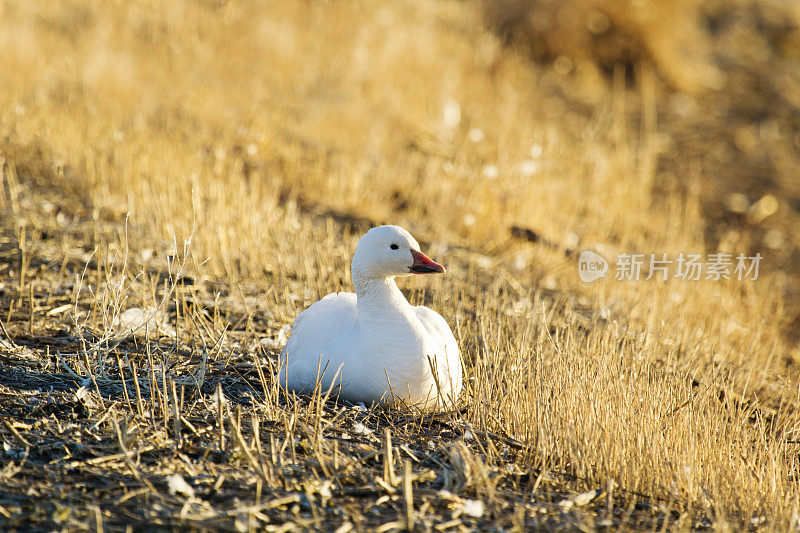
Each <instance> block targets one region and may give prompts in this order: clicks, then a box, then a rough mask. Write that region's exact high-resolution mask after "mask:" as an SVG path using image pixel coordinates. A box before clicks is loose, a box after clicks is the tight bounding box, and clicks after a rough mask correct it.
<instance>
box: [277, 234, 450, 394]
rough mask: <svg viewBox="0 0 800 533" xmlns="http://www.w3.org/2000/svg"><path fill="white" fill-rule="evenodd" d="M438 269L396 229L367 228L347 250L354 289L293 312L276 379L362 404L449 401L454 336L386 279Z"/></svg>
mask: <svg viewBox="0 0 800 533" xmlns="http://www.w3.org/2000/svg"><path fill="white" fill-rule="evenodd" d="M443 272H444V268H442V267H441V266H440V265H438V264H436V263H434V262H433V261H432V260H430V259H429V258H428V257H426V256H425V255H424V254H422V253H421V252H420V251H419V244H418V243H417V241H416V240H414V238H413V237H412V236H411V234H410V233H408V232H407V231H406V230H404V229H403V228H400V227H398V226H380V227H377V228H373V229H371V230H370V231H368V232H367V233H366V234H365V235H364V236H363V237H362V238H361V240H359V242H358V246H357V247H356V253H355V255H354V256H353V263H352V277H353V285H354V286H355V290H356V292H355V294H353V293H348V292H340V293H333V294H329V295H327V296H325V297H324V298H323V299H321V300H319V301H317V302H315V303H314V304H312V305H311V306H310V307H309V308H308V309H306V310H305V311H303V312H302V313H300V315H298V316H297V318H296V319H295V321H294V324H293V325H292V335H291V337H290V338H289V341H288V342H287V344H286V346H285V347H284V349H283V351H282V352H281V357H280V361H281V370H280V373H279V375H278V379H279V380H280V383H281V385H282V386H284V387H286V388H287V389H289V390H294V391H297V392H301V393H310V392H313V391H314V389H315V387H316V384H317V382H318V381H319V385H320V390H321V392H322V393H325V392H327V391H329V390H332V391H333V393H334V394H336V393H338V394H339V396H340V397H341V398H343V399H345V400H348V401H351V402H364V403H365V404H372V403H375V404H380V403H383V404H385V403H391V402H392V401H395V400H401V401H402V402H405V403H406V404H409V405H415V406H418V407H421V408H443V407H450V406H453V405H454V404H455V401H456V399H457V397H458V393H459V392H460V391H461V385H462V375H461V361H460V357H459V350H458V343H457V342H456V339H455V337H454V336H453V333H452V331H451V330H450V327H449V326H448V325H447V322H446V321H445V319H444V318H442V317H441V315H439V314H438V313H437V312H436V311H434V310H432V309H429V308H427V307H424V306H417V307H415V306H412V305H410V304H409V303H408V301H407V300H406V299H405V297H404V296H403V294H402V293H401V292H400V289H398V288H397V284H396V283H395V281H394V278H395V277H396V276H406V275H409V274H428V273H443Z"/></svg>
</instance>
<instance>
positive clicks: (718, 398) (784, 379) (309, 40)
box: [0, 0, 800, 529]
mask: <svg viewBox="0 0 800 533" xmlns="http://www.w3.org/2000/svg"><path fill="white" fill-rule="evenodd" d="M481 17H482V14H481V9H480V5H479V4H477V3H475V2H466V3H464V2H435V3H434V2H411V3H404V4H398V3H392V2H380V3H332V4H327V3H290V2H276V3H271V4H268V5H261V4H259V3H251V2H222V3H217V2H189V1H175V2H159V1H144V0H143V1H135V2H130V3H111V2H108V3H94V2H89V1H84V0H72V1H69V2H47V1H41V2H39V1H25V2H5V3H4V4H3V5H2V8H1V10H0V50H2V51H3V53H2V59H0V61H1V62H2V63H0V68H1V69H2V71H3V72H4V73H5V74H4V75H2V76H1V77H0V102H2V106H1V107H0V128H1V129H0V132H1V133H2V141H1V142H2V144H0V150H2V152H0V153H2V155H3V157H4V158H5V160H6V165H5V167H4V169H5V172H4V175H5V183H6V185H4V187H5V191H6V194H5V195H4V196H3V200H2V201H3V206H2V207H3V208H5V209H8V210H11V211H12V212H13V213H14V215H15V216H16V219H15V224H16V225H18V226H19V227H28V226H30V227H35V226H36V224H37V221H36V220H31V219H30V216H29V215H26V213H31V211H26V209H25V206H24V205H18V204H19V202H18V201H17V199H15V198H14V187H16V185H15V182H14V176H15V175H16V174H19V175H20V176H22V179H31V180H37V179H38V180H39V181H42V180H43V181H44V183H45V184H48V183H49V184H50V185H51V186H52V187H56V186H57V187H61V188H62V189H61V190H65V191H75V192H76V193H77V194H79V195H82V197H83V198H85V199H87V200H88V203H87V205H89V206H90V209H91V212H90V213H87V214H85V215H88V216H90V217H92V219H93V220H94V221H95V224H96V225H97V226H98V227H100V226H101V225H103V224H109V221H110V223H111V224H112V226H113V227H116V228H117V232H118V234H119V228H121V227H123V221H124V219H125V213H128V212H129V213H130V219H129V222H128V227H129V231H130V237H129V240H128V243H127V244H128V246H129V247H130V250H131V251H132V255H133V256H141V255H142V254H143V253H145V254H147V253H148V251H150V250H155V251H156V254H157V255H161V254H164V253H170V252H171V251H172V248H173V247H174V246H175V245H174V244H173V243H174V242H175V241H177V248H178V250H179V251H180V250H181V249H182V248H183V246H182V242H183V241H184V240H186V239H188V238H189V237H190V236H191V247H190V248H189V249H190V259H189V261H188V263H187V268H188V271H189V272H190V273H191V275H192V276H194V277H196V278H197V279H198V280H203V281H209V282H221V283H222V284H223V285H224V286H225V287H228V288H230V292H231V294H233V295H234V296H232V297H231V298H232V299H235V298H236V296H238V294H241V295H242V296H241V299H242V301H244V302H245V303H244V306H245V308H246V309H247V312H246V313H245V315H246V316H247V317H249V318H247V319H246V320H247V321H248V323H251V322H252V321H253V320H257V321H259V323H260V324H261V329H260V330H258V333H259V334H258V335H256V333H255V331H256V329H257V328H256V329H254V328H253V327H248V328H247V329H246V331H247V335H246V336H245V339H244V340H243V341H241V342H242V343H243V344H240V345H239V348H241V347H242V346H243V345H244V346H246V345H247V343H253V342H256V341H257V340H258V338H259V337H260V336H264V335H267V336H274V335H275V334H276V332H277V331H278V330H279V329H280V328H281V327H282V326H283V325H284V324H286V323H289V322H290V321H291V319H292V318H293V317H294V316H295V315H296V314H297V313H298V312H299V311H300V310H301V309H303V308H304V307H305V306H307V305H308V304H310V303H311V302H313V301H315V300H316V299H318V298H319V297H320V296H322V295H324V294H326V293H328V292H331V291H334V290H343V289H348V288H349V260H350V256H351V254H352V251H353V249H354V246H355V242H356V240H357V239H358V237H359V236H360V232H361V231H362V230H363V229H364V227H365V226H364V224H363V222H360V221H359V220H360V218H363V219H367V220H371V221H374V222H380V223H395V224H400V225H403V226H405V227H407V228H408V229H409V230H410V231H411V232H412V233H413V234H415V236H417V237H418V239H419V240H420V241H421V242H422V243H423V245H424V246H425V248H426V249H427V250H429V251H430V253H431V255H432V256H433V257H434V258H435V259H437V260H440V261H442V262H443V263H444V264H445V265H446V266H447V267H448V275H447V276H446V277H443V278H440V279H435V280H431V279H430V278H426V279H425V280H422V281H419V280H410V281H409V282H408V283H405V285H406V288H411V289H412V291H411V296H412V299H416V300H420V299H423V298H424V299H425V301H427V302H429V303H430V305H431V306H432V307H433V308H435V309H437V310H438V311H439V312H440V313H441V314H442V315H443V316H445V317H446V318H447V319H448V321H449V322H450V324H451V325H452V326H453V327H454V330H457V338H458V339H459V342H460V344H461V347H462V350H463V352H464V355H465V360H466V364H467V369H466V370H467V374H468V375H469V376H470V382H469V386H468V388H467V390H466V392H465V394H464V396H463V401H464V404H465V405H466V406H467V411H466V414H465V415H464V420H465V421H467V422H468V423H470V424H473V425H474V427H476V428H479V429H480V430H483V431H489V432H492V433H494V434H498V435H506V436H508V437H511V438H513V439H518V440H519V441H521V442H522V443H524V445H525V446H526V449H527V451H526V457H527V458H528V459H527V461H528V465H529V467H530V468H532V469H543V470H545V471H551V472H559V473H567V474H571V475H575V476H579V477H580V478H581V479H583V480H585V481H586V483H587V484H588V485H590V486H606V485H607V483H608V482H609V480H613V481H614V483H616V484H617V486H619V487H620V488H621V489H622V490H623V491H628V492H626V493H625V494H630V493H639V494H645V495H647V496H649V497H652V498H655V499H657V500H659V501H662V502H664V503H665V504H667V505H668V506H670V507H671V508H673V509H676V510H677V511H678V517H679V518H678V521H679V522H678V524H677V527H691V526H692V524H695V525H696V523H697V522H693V520H695V519H696V518H697V517H707V518H708V519H709V520H711V521H712V522H713V524H714V525H715V526H716V527H718V528H723V527H724V526H725V524H732V525H733V526H734V527H737V528H738V527H744V526H746V525H749V524H750V523H751V519H752V520H755V521H756V522H758V523H760V522H759V521H760V520H761V518H760V517H765V519H766V522H764V523H765V524H767V525H770V526H771V527H774V528H775V529H786V528H790V527H795V525H796V523H797V513H798V497H800V487H799V486H798V479H799V478H798V476H799V475H800V472H799V471H798V449H797V446H798V445H797V440H798V436H797V431H798V430H800V425H799V423H800V421H799V420H798V416H797V412H796V408H797V406H798V400H800V397H798V388H797V381H796V375H794V374H791V375H787V367H786V366H785V360H786V359H787V358H790V357H791V356H790V353H789V348H788V347H787V346H786V345H785V344H784V341H783V337H782V335H781V327H782V322H781V320H782V303H781V301H780V299H779V296H778V294H777V290H776V289H775V285H776V283H777V280H775V279H773V278H772V277H771V275H769V274H764V275H762V276H761V278H760V279H759V280H758V281H757V282H738V281H729V282H724V281H723V282H712V281H698V282H681V281H677V280H670V281H668V282H656V281H640V282H627V283H626V282H618V281H615V280H613V279H608V280H604V281H599V282H596V283H594V284H591V285H585V284H582V283H581V282H580V280H579V279H578V276H577V268H576V264H575V259H574V257H565V255H564V254H563V253H562V252H561V251H559V250H553V249H550V248H548V247H543V246H536V245H532V244H529V243H524V242H519V241H517V240H514V239H512V238H511V237H510V236H509V232H508V228H509V227H510V226H512V225H520V226H524V227H534V228H536V229H537V230H538V231H539V232H541V234H542V235H545V236H547V237H548V238H549V239H550V240H553V241H555V242H560V243H563V242H567V241H569V239H570V238H571V235H577V236H578V239H579V244H578V246H579V247H581V248H594V249H597V250H600V251H603V252H605V253H607V254H609V255H610V254H614V253H616V252H620V251H628V252H630V251H637V252H642V253H650V252H658V253H662V252H663V253H668V254H670V255H671V256H674V255H677V253H679V252H702V251H703V249H704V243H703V238H702V236H703V231H704V221H703V220H702V218H701V216H700V213H699V208H698V199H697V198H696V196H694V195H693V193H692V192H691V190H692V189H691V187H690V188H689V191H690V192H689V193H687V194H686V195H680V196H678V195H673V196H667V197H661V198H658V199H656V198H654V196H653V194H652V192H653V180H654V172H655V170H654V166H655V160H656V159H655V158H656V157H657V155H658V153H659V150H660V139H661V138H660V136H659V131H658V124H656V121H655V118H654V117H655V111H654V109H655V106H656V105H657V102H656V100H655V98H656V96H655V89H654V84H655V83H656V80H655V78H654V77H653V75H652V74H648V73H647V72H645V73H644V75H643V77H642V83H641V85H640V87H639V88H638V89H637V90H635V91H630V90H626V89H625V88H624V87H623V85H622V83H616V84H612V85H613V89H612V90H609V91H608V92H607V93H606V94H605V95H604V96H603V97H602V98H601V99H600V102H599V104H598V105H597V106H596V108H595V109H594V111H593V112H592V113H591V114H590V115H589V116H586V115H581V114H578V113H576V112H574V111H572V110H570V108H569V106H567V105H565V104H564V102H563V101H562V100H561V99H559V98H558V95H557V94H556V93H555V91H554V89H553V84H552V83H551V81H549V76H552V73H550V72H549V71H548V70H547V69H544V68H540V67H537V66H535V65H532V64H531V63H530V62H528V61H527V60H526V59H525V58H524V57H521V56H520V55H518V54H516V53H515V52H514V51H511V50H507V49H504V48H503V47H502V46H501V44H500V42H499V41H498V39H497V38H496V37H495V36H494V35H493V34H492V33H491V31H490V30H487V29H485V28H484V27H483V26H482V20H481ZM631 106H640V107H641V109H642V115H641V121H640V124H637V125H633V124H631V123H630V121H629V119H628V117H629V114H628V109H629V108H630V107H631ZM473 128H477V129H480V130H481V131H482V132H483V137H484V138H483V139H482V140H480V141H478V142H474V141H472V140H470V136H469V131H470V130H471V129H473ZM532 147H535V148H533V151H534V152H535V153H534V154H533V155H532V154H531V150H532ZM37 150H41V152H37ZM539 151H540V152H541V154H540V155H538V152H539ZM43 162H45V163H43ZM50 162H52V164H50ZM525 162H528V163H527V164H528V165H529V166H528V167H526V168H532V167H531V166H530V165H533V167H535V171H534V172H528V171H523V170H524V169H523V168H522V167H521V165H522V164H523V163H525ZM43 164H46V165H45V166H47V168H44V169H42V165H43ZM487 167H488V168H487ZM20 168H23V169H25V170H26V172H27V174H24V173H20V172H19V169H20ZM15 169H16V170H17V172H16V174H15V172H14V170H15ZM37 169H42V170H41V172H37ZM494 169H496V172H497V176H496V177H494V178H493V177H492V174H493V172H494ZM37 173H39V174H41V176H37V175H36V174H37ZM20 187H22V185H20ZM70 194H72V193H70ZM56 203H58V201H56ZM65 205H66V201H65ZM26 216H27V217H28V218H26ZM348 217H349V218H350V219H351V220H355V222H350V223H347V222H343V220H346V219H347V218H348ZM359 217H360V218H359ZM95 233H97V231H95ZM101 234H102V232H101ZM105 235H108V234H105ZM88 237H89V236H88V235H87V238H88ZM121 242H122V241H121V240H120V239H116V240H115V239H113V238H112V239H109V238H108V237H107V236H106V237H105V238H102V237H98V238H97V240H96V242H86V243H82V244H83V245H84V246H85V247H86V248H88V249H91V248H92V247H93V246H94V245H95V244H99V245H100V246H101V252H103V253H108V254H110V255H112V256H113V255H114V254H115V253H116V254H117V261H118V264H119V261H121V257H122V255H121V254H122V246H121ZM731 251H732V252H738V251H745V250H737V249H733V250H731ZM132 263H134V261H133V260H132ZM143 263H146V261H143ZM98 264H100V265H106V266H107V264H108V263H106V262H102V261H99V262H98ZM98 268H100V267H98ZM76 273H77V274H80V271H79V270H77V271H76V270H71V271H69V272H68V275H70V276H72V277H73V278H74V276H75V274H76ZM98 276H99V274H98ZM98 279H100V278H99V277H98ZM22 285H23V284H22V283H21V284H20V288H22ZM145 285H146V284H145V283H143V280H142V278H139V279H137V280H136V281H135V282H134V283H133V285H132V287H133V288H132V289H131V293H132V296H131V298H132V300H131V301H134V299H136V298H140V299H142V300H148V299H154V300H157V299H158V298H157V297H156V298H153V297H152V296H148V295H147V289H143V288H142V287H143V286H145ZM237 286H246V287H250V288H251V290H250V291H249V292H248V291H247V290H246V291H245V293H246V295H245V294H244V293H242V291H241V290H240V289H239V290H238V291H239V292H238V294H237V292H236V291H237V289H235V287H237ZM98 288H99V287H98ZM134 289H135V290H134ZM137 290H138V291H139V294H138V295H137V294H134V293H136V291H137ZM153 292H155V289H153ZM114 296H115V295H113V294H112V295H111V296H109V298H111V299H114V298H112V297H114ZM115 298H116V300H115V301H116V302H117V303H122V301H121V300H120V295H116V296H115ZM248 302H249V303H248ZM104 308H107V307H106V306H105V304H102V303H97V302H95V304H94V307H92V308H91V309H93V312H92V314H91V315H90V316H89V317H90V320H89V321H88V322H87V327H89V328H94V329H92V331H94V332H100V333H101V334H102V332H103V331H105V330H107V329H108V327H109V324H103V320H102V315H103V313H101V311H102V309H104ZM267 312H268V313H269V314H267ZM214 319H215V320H214V321H213V324H212V326H211V327H210V328H209V331H214V332H217V333H218V334H221V332H222V330H223V329H224V326H225V324H224V320H223V318H221V317H216V316H215V317H214ZM184 334H185V335H186V336H187V338H188V337H190V336H191V335H192V333H191V331H189V330H187V332H184ZM232 349H236V347H235V346H234V348H232ZM266 361H267V359H266V358H265V359H264V361H263V363H264V364H266ZM269 368H270V367H267V369H269ZM267 380H269V376H267ZM270 402H271V403H270V404H269V408H268V410H269V409H274V410H276V411H278V410H280V409H289V408H288V407H281V405H282V404H280V402H278V400H277V396H274V397H272V399H271V400H270ZM313 406H314V404H311V406H306V407H304V409H305V408H307V409H313ZM295 408H297V407H296V406H295ZM312 415H313V413H311V415H308V416H312ZM276 416H277V415H276ZM287 431H289V429H287ZM490 455H491V454H490ZM484 459H485V460H486V461H489V459H488V458H486V457H484ZM469 461H478V462H480V461H481V459H480V458H478V459H476V458H474V457H472V458H471V459H469ZM469 461H467V463H469ZM475 468H477V467H473V472H474V469H475ZM464 469H465V471H466V470H468V468H467V467H466V466H465V467H464ZM464 475H465V476H466V478H467V481H466V482H465V483H467V484H468V483H470V481H469V475H468V474H464ZM481 486H483V485H481ZM486 487H489V488H483V489H480V490H478V491H477V493H478V495H479V496H482V497H485V498H489V499H490V497H491V495H487V494H486V493H485V491H486V490H489V489H490V488H491V484H490V483H489V484H486ZM481 491H484V492H481ZM754 523H755V522H754ZM616 524H617V525H621V526H622V527H625V523H624V521H622V522H616ZM194 525H197V524H194Z"/></svg>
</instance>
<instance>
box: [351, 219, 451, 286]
mask: <svg viewBox="0 0 800 533" xmlns="http://www.w3.org/2000/svg"><path fill="white" fill-rule="evenodd" d="M352 272H353V277H354V278H356V277H359V278H366V279H373V280H377V279H386V278H394V277H396V276H408V275H410V274H444V272H445V270H444V267H443V266H442V265H440V264H438V263H436V262H434V261H433V260H432V259H431V258H429V257H428V256H426V255H425V254H423V253H422V252H421V251H420V250H419V243H418V242H417V241H416V240H415V239H414V237H412V236H411V234H410V233H409V232H407V231H406V230H404V229H403V228H401V227H399V226H378V227H376V228H372V229H371V230H369V231H368V232H367V233H365V234H364V236H363V237H361V239H360V240H359V241H358V245H357V246H356V253H355V255H353V264H352Z"/></svg>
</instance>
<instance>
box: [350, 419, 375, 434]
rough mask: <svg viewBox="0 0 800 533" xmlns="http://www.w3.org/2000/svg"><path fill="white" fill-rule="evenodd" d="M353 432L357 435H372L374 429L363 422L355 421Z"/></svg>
mask: <svg viewBox="0 0 800 533" xmlns="http://www.w3.org/2000/svg"><path fill="white" fill-rule="evenodd" d="M353 433H354V434H356V435H370V434H371V433H373V431H372V430H371V429H370V428H368V427H367V426H365V425H364V424H362V423H361V422H355V423H353Z"/></svg>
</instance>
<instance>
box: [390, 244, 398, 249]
mask: <svg viewBox="0 0 800 533" xmlns="http://www.w3.org/2000/svg"><path fill="white" fill-rule="evenodd" d="M389 248H391V249H392V250H397V249H398V248H400V247H399V246H397V245H396V244H392V245H391V246H389Z"/></svg>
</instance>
